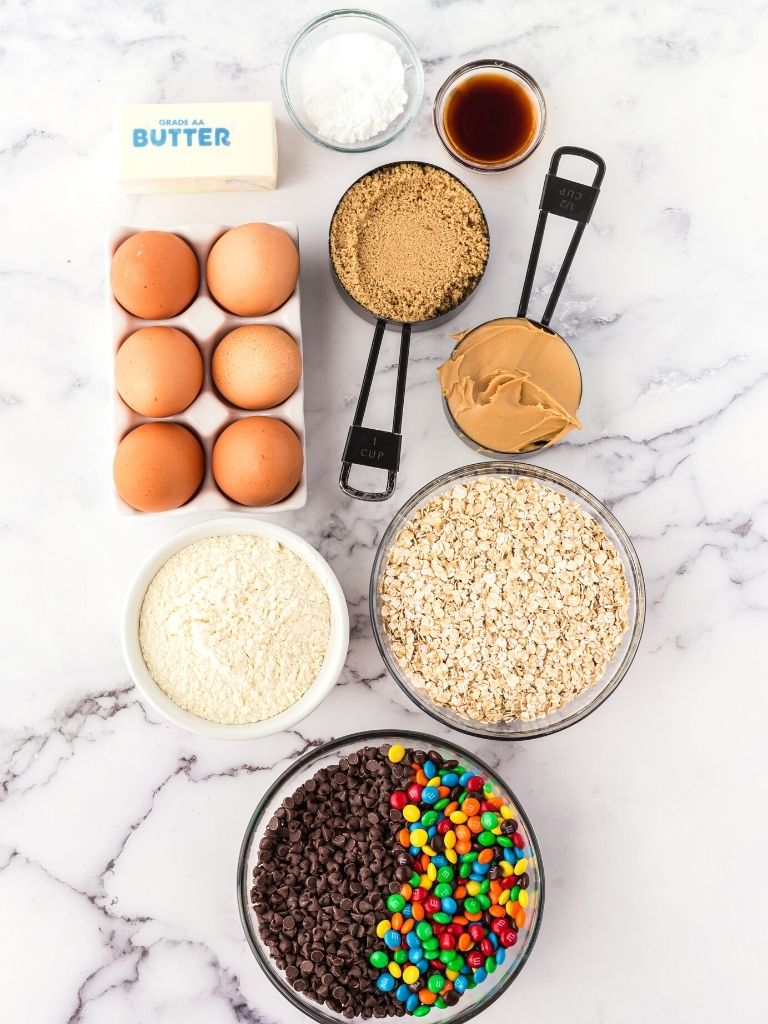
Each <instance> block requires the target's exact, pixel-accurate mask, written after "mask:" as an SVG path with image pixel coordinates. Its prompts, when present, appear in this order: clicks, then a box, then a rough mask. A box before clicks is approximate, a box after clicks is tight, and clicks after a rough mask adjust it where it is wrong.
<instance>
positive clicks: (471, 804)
mask: <svg viewBox="0 0 768 1024" xmlns="http://www.w3.org/2000/svg"><path fill="white" fill-rule="evenodd" d="M461 809H462V811H464V813H465V814H466V816H467V817H468V818H471V817H472V815H473V814H477V812H478V811H479V810H480V801H479V800H475V798H474V797H473V796H468V797H467V799H466V800H465V801H464V803H463V804H462V805H461Z"/></svg>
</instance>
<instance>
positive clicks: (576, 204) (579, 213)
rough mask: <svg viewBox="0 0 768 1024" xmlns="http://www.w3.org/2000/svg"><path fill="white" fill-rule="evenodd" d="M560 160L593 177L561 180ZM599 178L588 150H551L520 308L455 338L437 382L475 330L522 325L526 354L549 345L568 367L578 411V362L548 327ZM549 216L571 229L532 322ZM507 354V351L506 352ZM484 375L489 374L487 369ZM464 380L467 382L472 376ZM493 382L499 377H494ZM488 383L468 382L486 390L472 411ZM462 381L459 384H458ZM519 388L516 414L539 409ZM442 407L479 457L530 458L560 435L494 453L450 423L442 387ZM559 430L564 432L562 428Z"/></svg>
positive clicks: (484, 402)
mask: <svg viewBox="0 0 768 1024" xmlns="http://www.w3.org/2000/svg"><path fill="white" fill-rule="evenodd" d="M564 156H575V157H579V158H581V159H584V160H587V161H588V162H590V163H591V164H592V165H593V166H594V167H595V174H594V177H593V180H592V182H591V184H585V183H583V182H578V181H573V180H571V179H569V178H564V177H562V176H561V175H559V174H558V170H559V167H560V160H561V159H562V157H564ZM604 176H605V161H604V160H603V159H602V157H600V156H598V155H597V154H596V153H593V152H591V150H588V149H581V148H579V147H577V146H561V147H560V148H559V149H556V150H555V152H554V153H553V154H552V159H551V161H550V165H549V172H548V174H547V176H546V179H545V181H544V188H543V190H542V194H541V199H540V201H539V216H538V220H537V222H536V230H535V233H534V238H533V244H532V246H531V254H530V257H529V260H528V268H527V270H526V275H525V281H524V283H523V288H522V293H521V296H520V305H519V308H518V311H517V316H516V317H499V318H496V319H494V320H488V321H486V322H485V323H482V324H479V325H478V326H477V327H474V328H472V329H471V330H469V331H466V332H464V333H463V334H462V335H461V336H460V339H459V342H458V344H457V345H456V347H455V348H454V351H453V353H452V354H451V356H450V358H449V360H448V361H447V362H446V363H445V364H444V365H443V366H442V367H441V368H440V373H441V381H442V379H443V378H442V372H443V370H445V369H446V368H447V367H449V365H450V364H451V363H454V361H457V362H456V363H455V365H456V366H457V367H458V365H459V362H458V361H460V360H461V359H462V358H466V354H467V352H468V349H469V346H468V345H467V342H471V340H472V338H473V336H474V337H475V338H479V332H481V331H485V332H488V329H489V328H491V329H493V328H496V329H497V330H498V331H499V332H502V331H503V330H508V329H510V328H515V329H516V330H518V331H520V329H521V328H522V327H523V326H525V333H526V334H530V337H529V338H528V339H527V341H526V344H529V345H531V346H533V348H532V349H531V350H532V351H533V350H534V349H535V351H536V353H537V358H541V355H540V353H541V352H542V351H544V350H543V349H541V348H540V345H541V344H542V342H546V343H547V345H549V346H554V347H555V348H556V349H557V351H558V354H559V358H560V359H562V360H563V361H564V362H566V363H567V364H568V366H569V367H570V369H569V376H570V377H571V378H572V384H573V386H572V388H571V391H572V394H571V395H570V403H569V404H574V405H575V410H578V406H579V404H580V402H581V396H582V376H581V367H580V366H579V363H578V359H577V358H576V354H575V353H574V351H573V349H572V348H571V346H570V345H569V344H568V343H567V342H566V341H565V339H564V338H562V337H561V336H560V335H559V334H557V333H556V332H555V331H553V330H552V328H551V327H550V326H549V324H550V321H551V319H552V317H553V315H554V313H555V309H556V307H557V303H558V300H559V298H560V294H561V292H562V290H563V286H564V285H565V281H566V278H567V277H568V273H569V271H570V269H571V264H572V263H573V259H574V256H575V255H576V250H577V249H578V247H579V242H580V241H581V238H582V235H583V234H584V229H585V228H586V226H587V224H588V222H589V219H590V217H591V216H592V211H593V209H594V206H595V203H596V201H597V197H598V195H599V193H600V186H601V184H602V181H603V178H604ZM549 214H553V215H554V216H557V217H565V218H567V219H569V220H573V221H575V222H576V228H575V230H574V232H573V234H572V236H571V239H570V242H569V244H568V248H567V250H566V253H565V257H564V258H563V261H562V264H561V265H560V269H559V270H558V272H557V276H556V278H555V281H554V284H553V285H552V290H551V292H550V296H549V299H548V301H547V304H546V307H545V309H544V314H543V315H542V317H541V319H540V320H534V319H533V318H532V317H529V316H528V304H529V301H530V297H531V291H532V289H533V282H534V278H535V276H536V268H537V266H538V262H539V256H540V253H541V245H542V241H543V238H544V230H545V227H546V223H547V217H548V215H549ZM518 325H519V326H518ZM531 329H532V331H531ZM539 339H541V340H539ZM507 351H509V350H508V349H507ZM497 365H500V364H497ZM521 365H522V364H521ZM449 372H450V371H449ZM488 372H489V373H490V371H488ZM493 372H494V373H499V374H501V371H495V370H494V371H493ZM504 372H505V374H506V381H505V382H506V383H511V382H512V381H513V379H514V375H513V374H511V373H510V372H509V371H508V370H505V371H504ZM467 379H469V380H472V379H473V378H467ZM499 379H503V378H502V377H501V376H500V377H499ZM520 379H522V374H521V376H520V377H519V378H518V380H520ZM488 380H489V378H488V377H486V376H485V375H483V374H482V373H481V374H480V375H479V376H478V377H476V378H474V381H476V382H477V383H478V384H479V383H480V382H482V385H483V388H485V389H486V390H485V391H484V394H483V396H482V397H481V398H480V399H479V400H478V402H477V409H478V410H479V409H481V408H483V407H485V408H487V407H488V401H489V400H488V395H489V394H490V392H489V391H488ZM464 383H465V381H463V382H462V384H464ZM474 387H475V383H473V388H474ZM525 387H527V388H528V389H529V390H530V391H531V392H532V395H531V398H530V399H529V401H528V402H526V401H524V400H523V399H522V398H521V399H520V404H519V405H518V406H517V409H518V411H520V410H521V409H523V408H524V409H525V411H526V412H529V411H530V410H532V409H536V410H537V413H538V412H540V409H541V407H540V406H538V405H537V404H536V397H537V393H536V392H535V390H534V389H533V386H532V385H531V384H526V385H525ZM458 391H459V389H457V392H456V393H458ZM524 393H525V392H524V391H523V389H522V388H521V395H522V394H524ZM540 394H541V392H538V395H540ZM494 397H497V396H494ZM556 405H557V403H556ZM558 408H559V410H560V412H563V411H564V407H563V406H559V405H558ZM443 409H444V411H445V414H446V416H447V418H448V422H449V423H450V425H451V427H452V428H453V429H454V431H455V432H456V433H457V434H458V436H459V437H460V438H461V439H462V441H464V442H465V443H466V444H467V445H469V447H470V448H472V449H473V450H474V451H477V452H481V453H483V454H485V455H491V456H493V457H494V458H521V457H525V456H526V455H531V454H533V453H534V452H537V451H541V449H542V448H545V447H548V446H549V445H550V444H553V443H555V442H556V441H557V440H558V439H559V437H560V436H562V433H558V432H557V430H555V432H554V433H553V434H552V435H551V436H549V437H545V439H543V440H542V439H539V440H533V441H531V443H530V444H527V445H526V446H524V447H523V446H521V447H514V448H506V449H500V448H498V447H493V446H492V445H490V444H489V443H485V442H484V441H480V440H478V438H477V437H472V436H471V435H470V434H468V433H467V430H466V429H462V427H461V426H460V425H459V423H458V422H457V421H456V418H455V417H454V414H453V412H452V410H451V407H450V403H449V400H448V398H447V397H446V391H445V388H444V391H443ZM505 411H506V413H507V416H509V408H508V407H507V409H506V410H505ZM550 412H551V413H554V412H555V410H554V409H553V410H550ZM552 421H554V422H557V418H556V414H555V415H553V416H552ZM473 422H474V425H475V429H476V431H477V432H478V433H480V429H479V427H478V425H477V424H478V421H473ZM570 422H571V424H575V425H578V420H577V419H575V416H574V418H573V419H572V420H571V421H570ZM467 429H468V428H467ZM567 429H568V430H570V429H572V426H571V425H568V426H567ZM563 432H567V430H566V431H563ZM523 436H524V435H523ZM529 436H530V435H529Z"/></svg>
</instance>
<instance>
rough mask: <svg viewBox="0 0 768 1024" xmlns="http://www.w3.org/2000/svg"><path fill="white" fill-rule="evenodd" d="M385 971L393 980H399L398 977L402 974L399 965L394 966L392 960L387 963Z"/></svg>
mask: <svg viewBox="0 0 768 1024" xmlns="http://www.w3.org/2000/svg"><path fill="white" fill-rule="evenodd" d="M387 970H388V971H389V973H390V974H391V975H392V977H393V978H399V977H400V975H401V974H402V973H403V972H402V970H401V969H400V964H396V963H395V961H394V960H390V961H389V963H388V964H387Z"/></svg>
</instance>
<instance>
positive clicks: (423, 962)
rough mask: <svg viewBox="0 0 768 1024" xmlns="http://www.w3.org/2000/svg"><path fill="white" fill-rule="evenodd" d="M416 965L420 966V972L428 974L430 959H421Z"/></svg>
mask: <svg viewBox="0 0 768 1024" xmlns="http://www.w3.org/2000/svg"><path fill="white" fill-rule="evenodd" d="M422 955H423V954H422ZM416 966H417V967H418V968H419V974H426V973H427V971H428V970H429V961H428V960H419V962H418V963H417V964H416Z"/></svg>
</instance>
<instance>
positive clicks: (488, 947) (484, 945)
mask: <svg viewBox="0 0 768 1024" xmlns="http://www.w3.org/2000/svg"><path fill="white" fill-rule="evenodd" d="M480 949H481V950H482V952H483V953H485V955H486V956H490V955H491V953H493V943H492V942H491V940H490V939H483V941H482V942H481V943H480Z"/></svg>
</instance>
